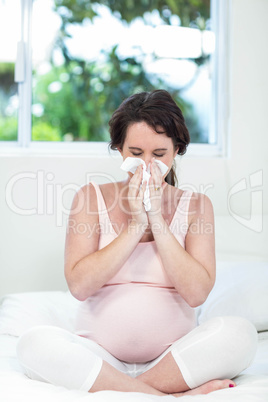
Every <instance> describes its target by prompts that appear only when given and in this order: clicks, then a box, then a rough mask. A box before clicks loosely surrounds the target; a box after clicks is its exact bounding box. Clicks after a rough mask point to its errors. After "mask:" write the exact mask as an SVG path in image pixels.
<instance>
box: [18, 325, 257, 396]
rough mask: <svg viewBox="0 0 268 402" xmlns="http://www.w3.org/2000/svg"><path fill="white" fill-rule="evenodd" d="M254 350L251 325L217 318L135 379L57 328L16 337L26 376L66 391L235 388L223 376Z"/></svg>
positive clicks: (234, 370)
mask: <svg viewBox="0 0 268 402" xmlns="http://www.w3.org/2000/svg"><path fill="white" fill-rule="evenodd" d="M256 346H257V333H256V329H255V327H253V325H252V324H251V323H250V322H248V321H247V320H244V319H241V318H239V317H225V318H222V317H220V318H215V319H212V320H210V321H208V322H206V323H205V324H202V325H200V326H199V327H197V328H195V329H194V330H193V331H191V332H190V333H189V334H187V335H186V336H184V337H182V338H181V339H179V340H178V341H177V342H175V343H174V344H173V345H172V346H171V347H170V348H169V349H167V350H166V351H165V352H164V354H163V355H161V356H159V358H157V359H156V360H154V361H152V362H151V363H148V364H145V365H144V367H143V369H142V370H141V371H140V372H139V375H137V374H138V373H136V375H137V377H136V378H132V377H131V376H130V375H131V373H130V371H129V370H128V369H127V367H126V366H127V365H125V364H124V363H123V362H121V361H119V360H118V359H116V358H115V357H113V356H112V355H110V354H109V353H108V352H107V351H105V350H104V349H103V348H102V347H101V346H99V345H97V344H96V343H94V342H92V341H90V340H88V339H85V338H81V337H79V336H77V335H74V334H71V333H69V332H67V331H65V330H63V329H61V328H56V327H42V326H41V327H37V328H33V329H31V330H30V331H29V332H28V333H25V334H24V335H22V337H21V338H20V340H19V342H18V345H17V354H18V358H19V360H20V362H21V363H22V365H23V366H24V368H25V371H26V373H27V375H28V376H29V377H30V378H32V379H36V380H41V381H46V382H49V383H52V384H55V385H62V386H64V387H66V388H69V389H81V390H85V391H89V392H96V391H100V390H116V391H124V392H143V393H148V394H155V395H166V394H173V395H174V396H181V395H182V393H183V395H184V394H185V393H186V392H188V393H189V394H196V393H200V394H201V393H203V394H204V393H208V392H211V391H215V390H217V389H221V388H226V387H229V385H230V384H231V385H233V386H234V385H235V383H234V382H233V381H231V380H229V379H228V378H234V377H235V376H236V375H237V374H239V373H240V372H241V371H242V370H244V369H245V368H247V367H248V366H249V364H250V363H251V361H252V359H253V357H254V355H255V352H256ZM213 378H214V379H215V380H214V381H213ZM226 378H227V379H226Z"/></svg>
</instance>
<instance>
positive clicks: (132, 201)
mask: <svg viewBox="0 0 268 402" xmlns="http://www.w3.org/2000/svg"><path fill="white" fill-rule="evenodd" d="M142 169H143V167H142V165H140V166H139V167H138V168H137V170H136V172H135V174H134V175H133V176H132V178H131V179H130V182H129V190H128V202H129V208H130V212H131V215H132V222H133V223H135V224H137V225H141V226H144V227H147V226H148V217H147V214H146V212H145V209H144V205H143V196H144V192H145V188H146V182H144V183H143V184H141V183H142V175H143V172H142Z"/></svg>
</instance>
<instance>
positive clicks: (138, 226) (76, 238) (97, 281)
mask: <svg viewBox="0 0 268 402" xmlns="http://www.w3.org/2000/svg"><path fill="white" fill-rule="evenodd" d="M134 176H135V177H134ZM134 176H133V178H132V179H131V183H130V187H129V198H130V199H132V201H131V202H130V206H131V208H132V209H131V210H132V211H133V218H132V220H131V221H130V222H129V224H128V226H127V227H126V228H125V230H123V231H122V232H121V233H120V234H119V235H118V236H117V237H116V238H115V240H113V241H112V242H111V243H110V244H108V245H107V246H106V247H104V248H102V249H101V250H98V244H99V229H100V228H99V219H98V207H97V197H96V193H95V189H94V188H93V186H92V185H89V186H84V187H83V188H82V189H81V190H80V191H79V192H78V193H77V194H76V196H75V197H74V201H73V205H72V209H71V213H70V217H69V222H68V229H67V234H66V243H65V264H64V271H65V278H66V281H67V283H68V287H69V289H70V291H71V293H72V294H73V296H74V297H76V298H77V299H78V300H85V299H87V298H88V297H89V296H91V295H93V294H94V293H95V292H96V291H97V290H99V289H100V288H101V287H102V286H103V285H105V284H106V283H107V282H108V281H109V280H110V279H111V278H112V277H113V276H114V275H115V274H116V273H117V272H118V271H119V270H120V268H121V267H122V265H123V264H124V263H125V261H126V260H127V259H128V257H129V256H130V254H131V253H132V252H133V250H134V249H135V247H136V246H137V244H138V243H139V241H140V239H141V237H142V236H143V234H144V231H145V230H146V227H147V225H148V219H147V216H146V213H145V212H142V208H141V206H142V199H143V190H144V189H141V190H139V184H140V182H141V170H139V171H138V172H137V174H136V175H134ZM135 211H136V212H137V213H134V212H135ZM139 211H141V212H139ZM146 222H147V223H146Z"/></svg>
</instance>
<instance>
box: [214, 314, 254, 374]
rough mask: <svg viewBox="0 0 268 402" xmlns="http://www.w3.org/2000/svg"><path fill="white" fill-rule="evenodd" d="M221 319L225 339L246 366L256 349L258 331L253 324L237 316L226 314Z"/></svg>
mask: <svg viewBox="0 0 268 402" xmlns="http://www.w3.org/2000/svg"><path fill="white" fill-rule="evenodd" d="M221 319H222V323H223V331H224V337H225V339H226V341H227V342H228V343H229V344H230V345H232V347H233V348H235V351H236V353H239V354H240V355H241V357H242V356H243V357H244V359H245V360H244V361H245V366H246V367H248V366H249V365H250V363H251V362H252V360H253V358H254V357H255V354H256V351H257V345H258V333H257V330H256V328H255V326H254V325H253V324H252V323H251V322H250V321H249V320H247V319H245V318H243V317H239V316H226V317H221ZM246 367H245V368H246Z"/></svg>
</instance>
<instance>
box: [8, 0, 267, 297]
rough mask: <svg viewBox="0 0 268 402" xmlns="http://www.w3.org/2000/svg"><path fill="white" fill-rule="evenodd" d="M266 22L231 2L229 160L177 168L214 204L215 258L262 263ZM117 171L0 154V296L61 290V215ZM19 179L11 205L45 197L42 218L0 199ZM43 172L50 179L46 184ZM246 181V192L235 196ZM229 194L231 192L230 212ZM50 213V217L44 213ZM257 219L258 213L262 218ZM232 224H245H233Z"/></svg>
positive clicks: (88, 162)
mask: <svg viewBox="0 0 268 402" xmlns="http://www.w3.org/2000/svg"><path fill="white" fill-rule="evenodd" d="M267 15H268V1H267V0H255V1H252V0H232V24H231V44H232V56H231V59H230V66H231V67H230V69H231V87H230V89H231V92H230V93H231V96H230V98H231V99H230V102H231V103H230V110H231V115H230V156H229V157H228V158H208V157H200V158H196V157H187V155H186V156H185V157H183V158H182V159H181V160H180V161H179V164H178V177H179V181H180V185H181V186H187V187H189V186H191V187H192V188H193V189H195V190H197V191H205V192H206V194H207V195H208V196H209V197H210V198H211V199H212V201H213V204H214V209H215V215H216V229H217V235H216V245H217V256H218V258H219V259H223V258H232V259H238V258H245V259H246V258H250V259H258V260H259V259H266V260H267V259H268V248H267V246H266V245H267V239H268V233H267V218H266V216H265V215H268V200H267V192H265V190H266V189H267V188H268V187H267V184H268V183H267V180H268V177H267V174H266V168H267V145H268V140H267V137H268V136H267V127H268V113H267V95H266V94H267V92H268V74H267V71H268V52H267V38H268V24H267ZM119 166H120V159H119V158H114V157H107V156H105V157H103V158H101V157H93V156H90V157H89V156H86V155H67V154H66V155H55V154H54V155H41V154H39V155H38V154H36V155H27V154H23V153H22V154H21V155H15V154H14V155H6V156H5V155H3V154H2V155H1V157H0V172H1V176H0V178H1V181H0V218H1V232H0V249H1V253H0V275H1V276H0V295H3V294H5V293H10V292H22V291H28V290H56V289H66V285H65V282H64V277H63V250H64V237H65V222H66V216H67V214H64V210H65V209H66V211H67V210H68V208H69V207H70V203H71V200H72V197H73V195H74V191H75V189H76V188H77V187H78V186H80V185H82V184H84V183H85V182H86V181H87V174H92V173H96V174H98V177H95V179H96V180H97V181H98V182H101V181H104V180H105V177H103V178H101V177H100V176H99V173H103V174H107V173H109V174H110V175H112V176H113V177H114V178H116V179H121V178H122V177H123V173H121V172H120V170H119V169H118V168H119ZM21 172H28V173H29V178H28V179H26V178H25V179H21V180H19V181H17V182H16V183H15V184H14V186H13V193H12V194H13V198H12V199H13V201H14V203H15V204H16V205H17V207H19V208H21V209H22V208H24V209H28V210H30V209H32V208H35V207H36V205H37V198H38V196H39V200H38V201H39V208H40V206H41V207H42V202H41V201H42V200H41V198H40V197H43V196H44V197H45V198H44V199H43V211H42V208H41V210H39V212H38V213H35V214H33V215H29V216H23V215H20V214H18V213H16V212H14V208H15V205H11V204H10V202H11V201H10V200H7V201H6V200H5V189H6V186H10V185H11V183H12V178H14V177H17V176H16V175H18V174H20V173H21ZM38 172H39V173H38ZM255 172H257V175H256V176H255V179H256V180H257V181H258V180H259V181H260V180H262V181H261V183H258V182H256V184H257V187H255V188H250V186H249V184H250V182H249V180H250V177H251V180H253V179H254V176H252V175H253V174H254V173H255ZM37 173H38V174H39V175H40V176H39V183H40V182H41V181H40V178H42V177H44V182H43V185H42V186H40V188H39V190H38V188H37V180H36V179H35V178H34V176H31V175H37ZM49 173H52V174H53V176H51V177H50V176H49V175H48V174H49ZM42 175H43V176H42ZM47 175H48V176H47ZM31 177H32V178H31ZM244 179H245V180H246V182H245V183H246V184H247V189H245V190H242V191H240V192H238V186H239V184H240V185H243V184H244V182H243V180H244ZM234 186H236V187H234ZM232 188H233V189H234V190H235V191H234V194H233V195H232V197H231V198H230V203H229V206H228V196H229V195H230V191H231V190H232ZM42 189H43V190H42ZM38 191H39V195H38ZM42 191H43V193H42ZM253 191H255V193H253ZM51 193H53V197H54V203H53V205H50V203H49V202H47V199H50V200H51V198H50V196H51ZM42 194H43V195H42ZM259 195H261V197H262V198H260V197H259ZM56 199H57V201H56ZM7 203H9V206H8V205H7ZM50 207H51V208H52V207H53V208H54V211H53V210H52V211H50V210H49V208H50ZM12 209H13V210H12ZM251 210H252V211H253V212H254V215H256V216H255V218H254V220H250V211H251ZM258 214H263V217H262V216H258ZM234 215H235V216H234ZM259 218H261V219H260V220H259ZM237 219H240V220H241V219H249V220H248V221H243V222H242V223H241V222H240V223H239V222H238V221H237ZM262 222H263V227H262V228H261V227H260V224H261V223H262ZM265 223H266V225H265ZM251 225H252V227H251V228H250V226H251ZM241 256H242V257H241Z"/></svg>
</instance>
